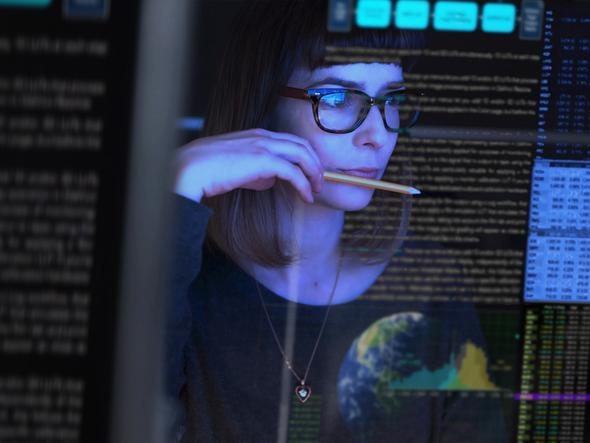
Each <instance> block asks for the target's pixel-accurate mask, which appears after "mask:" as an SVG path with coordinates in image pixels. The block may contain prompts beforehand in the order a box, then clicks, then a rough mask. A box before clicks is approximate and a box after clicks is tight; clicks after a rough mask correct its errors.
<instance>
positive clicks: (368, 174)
mask: <svg viewBox="0 0 590 443" xmlns="http://www.w3.org/2000/svg"><path fill="white" fill-rule="evenodd" d="M336 172H340V173H342V174H348V175H354V176H356V177H363V178H371V179H376V178H377V176H378V175H379V170H378V169H377V168H357V169H338V170H337V171H336Z"/></svg>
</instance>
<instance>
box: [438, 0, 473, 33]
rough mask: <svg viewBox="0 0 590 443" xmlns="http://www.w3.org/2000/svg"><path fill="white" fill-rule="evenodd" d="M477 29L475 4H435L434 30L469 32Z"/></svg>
mask: <svg viewBox="0 0 590 443" xmlns="http://www.w3.org/2000/svg"><path fill="white" fill-rule="evenodd" d="M476 28H477V3H474V2H437V3H436V4H435V5H434V29H436V30H437V31H459V32H471V31H475V29H476Z"/></svg>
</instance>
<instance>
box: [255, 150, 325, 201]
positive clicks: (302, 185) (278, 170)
mask: <svg viewBox="0 0 590 443" xmlns="http://www.w3.org/2000/svg"><path fill="white" fill-rule="evenodd" d="M258 176H259V177H258V178H259V179H267V178H271V177H277V178H279V179H281V180H285V181H288V182H289V183H291V185H292V186H293V187H294V188H295V189H296V190H297V191H298V192H299V194H300V195H301V198H302V199H303V200H304V201H306V202H308V203H313V200H314V199H313V194H312V192H311V184H310V182H309V180H308V178H307V177H306V176H305V174H303V171H302V170H301V168H299V167H297V166H295V165H294V164H293V163H291V162H289V161H287V160H283V159H282V158H278V157H275V158H269V159H268V164H267V166H266V167H264V168H263V169H262V170H261V171H260V172H259V174H258Z"/></svg>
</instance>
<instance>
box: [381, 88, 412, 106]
mask: <svg viewBox="0 0 590 443" xmlns="http://www.w3.org/2000/svg"><path fill="white" fill-rule="evenodd" d="M384 97H385V104H386V105H390V106H397V105H402V104H404V103H405V102H407V101H408V96H407V94H406V91H405V90H401V91H391V92H388V93H387V94H385V95H384Z"/></svg>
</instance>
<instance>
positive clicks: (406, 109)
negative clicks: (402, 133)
mask: <svg viewBox="0 0 590 443" xmlns="http://www.w3.org/2000/svg"><path fill="white" fill-rule="evenodd" d="M384 109H385V121H386V122H387V126H389V127H390V128H391V129H406V128H410V127H412V126H413V125H414V124H415V123H416V120H417V119H418V114H419V106H418V100H417V98H416V96H414V95H411V94H403V93H398V94H392V95H390V96H389V97H388V98H387V101H386V102H385V106H384Z"/></svg>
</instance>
